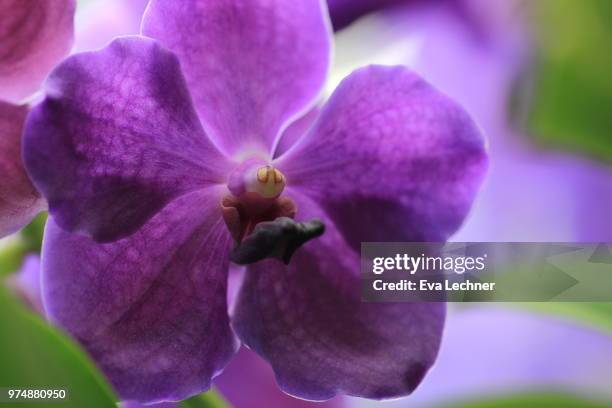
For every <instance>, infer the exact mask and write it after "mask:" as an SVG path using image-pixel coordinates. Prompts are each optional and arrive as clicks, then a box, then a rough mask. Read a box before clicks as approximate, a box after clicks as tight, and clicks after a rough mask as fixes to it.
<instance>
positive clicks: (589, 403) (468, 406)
mask: <svg viewBox="0 0 612 408" xmlns="http://www.w3.org/2000/svg"><path fill="white" fill-rule="evenodd" d="M532 407H537V408H610V407H612V404H611V403H606V402H600V401H594V400H590V399H587V398H585V397H578V396H574V395H570V394H558V393H552V392H551V393H548V392H542V393H529V394H520V395H509V396H505V397H491V398H487V399H483V400H478V401H472V402H459V403H453V404H448V405H443V406H441V407H440V408H532Z"/></svg>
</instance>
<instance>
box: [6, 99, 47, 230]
mask: <svg viewBox="0 0 612 408" xmlns="http://www.w3.org/2000/svg"><path fill="white" fill-rule="evenodd" d="M27 111H28V108H27V107H25V106H16V105H12V104H10V103H6V102H2V101H0V174H2V179H1V180H0V238H1V237H4V236H7V235H9V234H11V233H13V232H15V231H17V230H18V229H19V228H21V227H22V226H24V225H25V224H27V223H28V222H29V221H30V220H31V219H32V218H33V217H34V216H35V215H36V214H38V213H39V212H40V211H42V210H43V209H44V208H45V207H46V204H45V202H44V200H43V199H42V198H41V197H40V195H39V194H38V192H37V191H36V189H35V188H34V186H32V183H31V182H30V179H29V177H28V176H27V174H26V171H25V168H24V167H23V163H22V161H21V132H22V129H23V124H24V120H25V117H26V114H27Z"/></svg>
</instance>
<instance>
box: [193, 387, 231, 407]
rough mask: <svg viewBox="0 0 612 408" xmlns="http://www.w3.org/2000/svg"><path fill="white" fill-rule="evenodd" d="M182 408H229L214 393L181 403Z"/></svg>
mask: <svg viewBox="0 0 612 408" xmlns="http://www.w3.org/2000/svg"><path fill="white" fill-rule="evenodd" d="M181 407H183V408H229V407H230V405H229V404H228V403H227V402H226V401H225V400H224V399H223V398H222V397H221V396H220V395H219V394H218V393H217V392H216V391H213V390H211V391H208V392H205V393H203V394H200V395H196V396H195V397H191V398H189V399H187V400H185V401H183V402H181Z"/></svg>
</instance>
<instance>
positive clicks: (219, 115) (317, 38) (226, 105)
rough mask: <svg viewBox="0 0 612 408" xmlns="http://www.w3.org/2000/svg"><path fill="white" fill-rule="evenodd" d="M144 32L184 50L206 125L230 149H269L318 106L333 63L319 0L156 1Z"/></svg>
mask: <svg viewBox="0 0 612 408" xmlns="http://www.w3.org/2000/svg"><path fill="white" fill-rule="evenodd" d="M142 32H143V34H145V35H147V36H150V37H153V38H156V39H158V40H160V41H161V42H162V43H163V44H164V45H165V46H167V47H168V48H169V49H171V50H172V51H174V52H175V53H176V54H177V55H178V56H179V59H180V60H181V66H182V68H183V71H184V73H185V77H186V79H187V83H188V84H189V88H190V91H191V94H192V95H193V98H194V101H195V105H196V109H197V111H198V113H199V114H200V117H201V118H202V121H203V122H204V123H205V125H204V126H205V128H206V129H209V130H210V134H211V137H214V139H215V141H216V143H217V144H218V145H219V146H221V147H222V149H223V150H224V151H226V152H227V153H228V154H231V155H233V154H237V153H241V152H245V151H248V150H251V149H257V150H260V151H263V152H272V151H273V150H274V148H273V145H274V144H275V141H276V139H277V137H278V136H279V134H280V132H281V131H282V130H283V128H284V127H286V126H287V125H289V123H290V121H292V120H293V119H294V118H296V117H298V115H300V114H303V113H305V112H306V111H307V110H308V109H309V108H310V107H312V106H313V105H314V103H315V101H316V98H317V96H318V94H319V93H320V91H321V88H322V86H323V84H324V81H325V77H326V74H327V69H328V66H329V62H330V41H331V40H330V38H331V29H330V27H329V23H328V20H327V11H326V9H325V5H324V4H323V2H322V1H319V0H292V1H286V0H266V1H264V0H250V1H238V0H216V1H205V0H184V1H180V2H178V1H171V0H153V1H152V2H151V3H150V5H149V7H148V9H147V12H146V13H145V17H144V20H143V31H142Z"/></svg>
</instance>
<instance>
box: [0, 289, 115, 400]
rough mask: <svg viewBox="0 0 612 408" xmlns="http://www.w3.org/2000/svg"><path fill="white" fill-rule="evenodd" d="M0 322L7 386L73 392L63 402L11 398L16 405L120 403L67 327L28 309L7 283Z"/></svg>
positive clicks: (1, 373)
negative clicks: (64, 329)
mask: <svg viewBox="0 0 612 408" xmlns="http://www.w3.org/2000/svg"><path fill="white" fill-rule="evenodd" d="M0 327H2V332H1V334H0V362H1V364H2V369H0V385H1V386H3V387H12V388H22V389H24V388H25V389H65V390H66V391H67V394H68V397H67V399H66V400H65V401H62V402H49V403H48V404H47V403H42V402H40V401H37V402H28V403H15V404H13V403H11V406H12V407H32V408H41V407H44V406H51V407H58V408H59V407H75V408H83V407H88V408H98V407H100V408H106V407H109V408H110V407H112V408H115V407H116V404H115V401H116V397H115V396H114V395H113V392H112V391H111V388H110V386H109V385H108V384H107V383H106V381H105V380H104V378H103V377H102V375H101V374H99V373H98V371H97V370H96V368H95V367H94V365H93V364H92V363H91V361H89V359H88V358H87V356H86V355H85V353H84V352H83V351H81V349H80V348H79V347H78V346H77V345H76V344H75V343H74V342H73V341H71V340H70V339H69V338H67V337H66V336H65V335H63V334H62V333H61V332H59V331H58V330H56V329H54V328H52V327H50V326H49V325H48V324H46V323H45V322H44V321H43V320H41V319H40V318H39V317H38V316H36V315H34V314H33V313H31V312H29V311H28V310H26V309H25V307H24V306H22V305H21V303H20V302H19V301H18V300H17V299H15V298H13V297H12V296H11V295H10V294H9V293H8V292H7V290H6V289H5V288H4V287H2V286H0ZM0 405H3V404H0ZM7 406H8V405H7Z"/></svg>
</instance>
